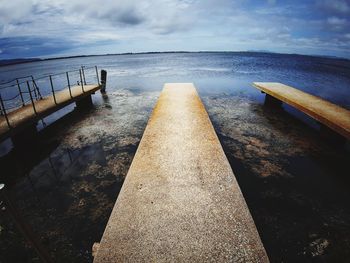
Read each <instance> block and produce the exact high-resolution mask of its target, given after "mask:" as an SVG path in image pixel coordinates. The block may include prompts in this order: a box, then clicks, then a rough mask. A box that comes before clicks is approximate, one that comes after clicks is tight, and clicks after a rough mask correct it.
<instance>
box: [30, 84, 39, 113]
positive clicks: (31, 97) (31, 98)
mask: <svg viewBox="0 0 350 263" xmlns="http://www.w3.org/2000/svg"><path fill="white" fill-rule="evenodd" d="M27 87H28V93H29V97H30V100H31V102H32V106H33V110H34V113H35V115H38V113H37V112H36V108H35V105H34V100H33V96H32V91H31V90H30V85H29V81H28V80H27Z"/></svg>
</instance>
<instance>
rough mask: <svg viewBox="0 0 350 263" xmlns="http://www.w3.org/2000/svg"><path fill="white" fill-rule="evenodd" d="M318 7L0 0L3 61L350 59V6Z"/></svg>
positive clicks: (337, 1)
mask: <svg viewBox="0 0 350 263" xmlns="http://www.w3.org/2000/svg"><path fill="white" fill-rule="evenodd" d="M315 1H316V4H315V2H308V1H302V0H295V1H293V3H291V2H289V1H271V0H266V1H258V0H250V1H246V0H236V1H232V0H147V1H146V0H104V1H100V0H84V1H82V0H69V1H67V0H11V1H2V3H1V5H0V48H1V49H2V50H3V53H2V54H1V55H0V58H1V57H5V56H16V55H17V56H20V55H21V56H22V55H26V56H31V54H33V55H36V56H47V55H50V56H53V55H60V54H68V55H70V54H72V55H74V54H76V53H77V52H78V53H79V54H81V53H84V52H89V53H95V52H101V53H118V52H137V51H161V50H180V49H182V50H247V49H266V50H271V51H281V52H290V53H295V52H303V53H309V52H312V53H317V50H318V47H319V50H320V53H322V52H333V53H334V54H342V55H344V54H345V55H346V54H349V53H350V51H349V47H346V45H345V44H346V43H347V41H348V39H347V38H346V37H344V36H345V35H346V34H350V30H349V16H348V15H347V14H348V13H349V12H350V11H349V4H348V1H341V0H334V1H330V0H315ZM3 3H4V4H3ZM315 7H316V8H315ZM9 43H11V45H12V47H11V45H9ZM313 45H315V46H313ZM14 50H17V53H16V52H14ZM325 50H326V51H325ZM327 50H328V51H327ZM31 52H32V53H31ZM349 56H350V54H349Z"/></svg>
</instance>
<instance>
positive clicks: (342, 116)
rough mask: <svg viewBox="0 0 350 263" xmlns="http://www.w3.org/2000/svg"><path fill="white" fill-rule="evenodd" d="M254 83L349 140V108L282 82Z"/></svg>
mask: <svg viewBox="0 0 350 263" xmlns="http://www.w3.org/2000/svg"><path fill="white" fill-rule="evenodd" d="M253 85H254V86H255V87H256V88H258V89H260V90H261V91H263V92H264V93H266V94H269V95H270V96H273V97H275V98H276V99H278V100H280V101H282V102H285V103H287V104H289V105H291V106H293V107H295V108H297V109H299V110H301V111H302V112H304V113H306V114H307V115H309V116H310V117H312V118H314V119H316V120H317V121H318V122H320V123H321V124H324V125H326V126H327V127H329V128H330V129H332V130H333V131H335V132H337V133H339V134H340V135H342V136H344V137H345V138H347V139H348V140H349V139H350V111H349V110H346V109H344V108H342V107H339V106H337V105H335V104H333V103H330V102H328V101H326V100H323V99H321V98H319V97H316V96H313V95H311V94H308V93H305V92H303V91H300V90H298V89H295V88H292V87H290V86H287V85H284V84H281V83H269V82H254V83H253Z"/></svg>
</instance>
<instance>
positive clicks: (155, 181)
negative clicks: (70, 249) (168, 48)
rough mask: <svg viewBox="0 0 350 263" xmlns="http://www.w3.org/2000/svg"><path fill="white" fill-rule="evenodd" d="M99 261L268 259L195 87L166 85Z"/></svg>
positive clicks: (104, 241) (111, 222) (110, 220)
mask: <svg viewBox="0 0 350 263" xmlns="http://www.w3.org/2000/svg"><path fill="white" fill-rule="evenodd" d="M94 262H95V263H100V262H268V257H267V255H266V252H265V249H264V247H263V245H262V243H261V240H260V237H259V235H258V232H257V230H256V227H255V224H254V221H253V219H252V217H251V215H250V212H249V210H248V207H247V205H246V203H245V200H244V197H243V195H242V193H241V190H240V188H239V186H238V184H237V181H236V178H235V176H234V174H233V172H232V169H231V167H230V164H229V162H228V160H227V158H226V156H225V154H224V151H223V149H222V147H221V144H220V142H219V140H218V137H217V135H216V133H215V130H214V128H213V126H212V124H211V121H210V119H209V117H208V114H207V112H206V110H205V108H204V106H203V104H202V102H201V100H200V98H199V96H198V94H197V92H196V89H195V87H194V86H193V84H190V83H182V84H181V83H178V84H165V86H164V89H163V91H162V93H161V95H160V97H159V99H158V102H157V104H156V106H155V108H154V110H153V113H152V115H151V117H150V119H149V121H148V124H147V127H146V129H145V132H144V134H143V137H142V140H141V142H140V145H139V147H138V149H137V152H136V155H135V157H134V159H133V162H132V164H131V166H130V169H129V172H128V174H127V177H126V179H125V182H124V184H123V187H122V189H121V191H120V193H119V196H118V200H117V201H116V204H115V206H114V209H113V211H112V214H111V216H110V218H109V221H108V224H107V227H106V229H105V232H104V234H103V237H102V240H101V244H100V246H99V249H98V251H97V255H96V257H95V260H94Z"/></svg>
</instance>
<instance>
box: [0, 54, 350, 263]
mask: <svg viewBox="0 0 350 263" xmlns="http://www.w3.org/2000/svg"><path fill="white" fill-rule="evenodd" d="M81 65H85V66H87V67H90V66H95V65H97V66H98V67H99V68H103V69H106V70H107V72H108V82H107V91H108V93H107V96H101V94H99V93H96V94H95V95H94V96H93V99H94V108H93V109H91V110H89V111H86V112H77V111H76V110H74V106H68V107H66V108H65V109H63V110H61V111H59V112H57V113H55V114H54V115H53V116H50V117H48V118H46V119H45V120H44V122H45V124H46V125H47V127H46V128H45V129H42V128H43V127H44V126H43V123H39V124H38V128H39V129H41V132H40V141H39V142H38V143H37V144H36V146H35V147H34V148H33V147H31V148H29V147H27V148H26V150H18V149H12V147H11V142H10V141H9V140H8V141H6V142H4V143H2V144H1V145H0V152H1V155H2V157H1V159H0V165H1V180H2V181H3V182H5V183H6V186H7V189H8V191H7V192H8V195H10V196H11V197H12V198H13V200H14V201H15V203H16V205H17V207H18V209H19V211H20V212H21V216H22V217H23V218H24V219H25V221H26V222H28V223H29V224H30V226H31V227H32V228H33V229H34V231H35V233H37V235H38V237H39V238H40V240H41V242H42V243H43V245H44V246H45V247H46V248H47V249H48V250H49V251H50V254H51V256H52V257H53V258H54V259H55V261H57V262H89V261H90V262H91V261H92V255H91V247H92V244H93V243H94V242H99V240H100V238H101V236H102V233H103V230H104V228H105V225H106V223H107V220H108V217H109V214H110V212H111V210H112V208H113V205H114V202H115V200H116V198H117V196H118V193H119V190H120V188H121V186H122V183H123V179H124V177H125V176H126V173H127V171H128V168H129V165H130V163H131V161H132V158H133V156H134V153H135V151H136V149H137V145H138V143H139V141H140V139H141V136H142V133H143V130H144V128H145V126H146V124H147V120H148V118H149V115H150V113H151V111H152V108H153V106H154V104H155V102H156V100H157V98H158V96H159V93H160V91H161V89H162V86H163V84H164V83H165V82H194V83H195V85H196V87H197V89H198V91H199V93H200V95H201V98H202V100H203V102H204V104H205V106H206V108H207V111H208V113H209V116H210V118H211V120H212V122H213V124H214V126H215V129H216V131H217V133H218V135H219V138H220V140H221V142H222V145H223V148H224V150H225V152H226V155H227V157H228V159H229V161H230V163H231V166H232V169H233V171H234V173H235V175H236V177H237V180H238V182H239V184H240V186H241V189H242V192H243V195H244V196H245V198H246V201H247V204H248V207H249V209H250V211H251V213H252V216H253V218H254V220H255V223H256V225H257V228H258V231H259V233H260V235H261V239H262V241H263V243H264V246H265V248H266V250H267V252H268V254H269V257H270V260H271V262H282V261H283V262H310V261H312V262H346V259H348V258H349V257H350V252H349V251H350V209H349V206H348V203H349V201H350V194H349V186H350V183H349V178H348V174H349V163H350V156H349V151H348V150H346V148H342V147H337V146H335V145H333V144H332V143H329V142H327V141H324V140H323V139H322V138H321V137H320V135H319V133H318V125H317V123H316V122H314V121H313V120H312V119H310V118H308V117H307V116H305V115H303V114H302V113H300V112H298V111H296V110H294V109H293V108H291V107H288V106H284V110H271V109H268V108H266V107H264V106H263V100H264V96H263V94H261V93H260V92H259V91H258V90H256V89H255V88H253V87H252V86H251V83H252V82H253V81H276V82H282V83H284V84H288V85H291V86H294V87H297V88H299V89H301V90H304V91H307V92H309V93H311V94H314V95H317V96H320V97H322V98H324V99H327V100H329V101H332V102H334V103H336V104H339V105H341V106H343V107H345V108H348V109H350V61H348V60H341V59H330V58H316V57H306V56H297V55H277V54H263V53H184V54H182V53H176V54H139V55H119V56H98V57H84V58H72V59H59V60H50V61H43V62H34V63H27V64H19V65H12V66H7V67H1V68H0V82H6V81H8V80H11V79H12V78H15V77H19V76H26V75H34V77H39V76H42V75H47V74H52V73H57V72H64V71H68V70H75V69H77V68H79V67H80V66H81ZM89 74H90V73H89ZM87 77H88V78H89V79H91V81H93V78H94V74H93V73H91V74H90V75H88V76H87ZM74 78H76V79H78V76H74V75H72V79H73V82H74V81H76V79H74ZM63 81H64V79H62V78H60V77H57V78H55V79H54V84H55V86H56V87H57V88H58V89H59V88H60V87H63V86H64V84H63ZM48 87H49V86H48V83H47V82H45V81H42V82H40V83H39V88H40V89H41V90H42V92H43V93H44V94H47V93H49V88H48ZM2 95H3V96H11V91H8V92H7V94H3V93H2ZM56 120H58V121H56ZM33 261H34V262H35V261H39V260H38V258H37V255H36V254H35V252H34V251H33V250H32V249H31V248H30V247H29V246H28V245H27V244H26V242H25V240H24V238H23V236H22V235H21V233H20V232H18V230H17V229H16V227H15V225H14V223H13V220H12V219H11V216H10V215H9V213H8V212H7V211H6V209H3V211H2V212H1V218H0V262H33Z"/></svg>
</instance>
